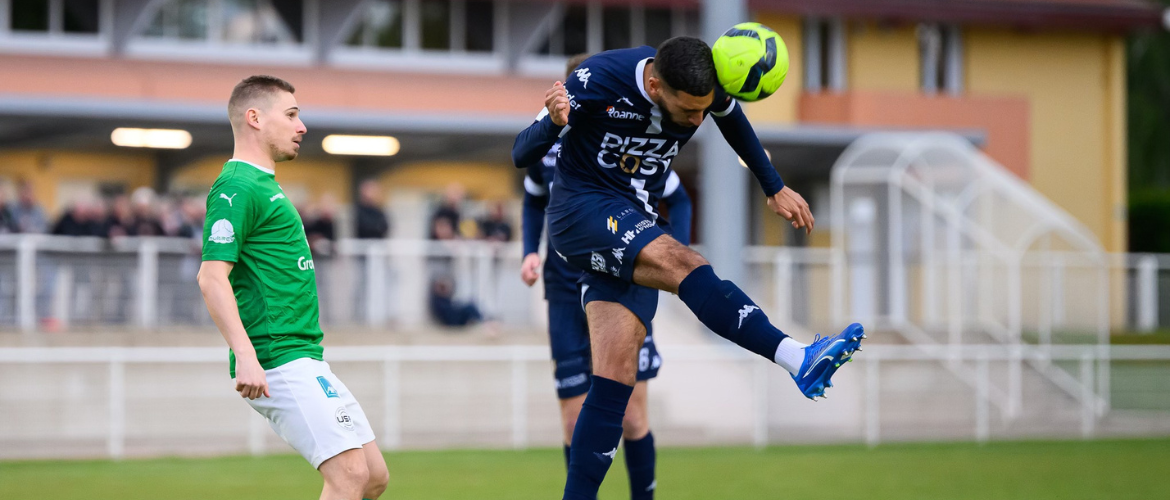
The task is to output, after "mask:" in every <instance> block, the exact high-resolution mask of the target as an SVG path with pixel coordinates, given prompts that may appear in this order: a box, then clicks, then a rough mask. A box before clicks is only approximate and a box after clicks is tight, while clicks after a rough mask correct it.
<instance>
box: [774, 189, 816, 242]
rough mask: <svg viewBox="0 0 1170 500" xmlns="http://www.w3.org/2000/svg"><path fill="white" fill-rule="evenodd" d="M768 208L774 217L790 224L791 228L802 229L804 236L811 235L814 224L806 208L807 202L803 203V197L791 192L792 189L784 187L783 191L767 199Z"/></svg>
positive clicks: (810, 211) (809, 211)
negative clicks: (779, 217) (781, 218)
mask: <svg viewBox="0 0 1170 500" xmlns="http://www.w3.org/2000/svg"><path fill="white" fill-rule="evenodd" d="M768 208H771V209H772V211H773V212H775V213H776V215H779V216H781V217H783V218H785V219H786V220H788V221H789V222H791V223H792V227H793V228H795V229H800V228H804V232H805V234H811V233H812V230H813V225H814V223H815V221H814V220H813V216H812V210H810V209H809V208H808V202H807V201H804V197H803V196H801V195H800V193H797V192H796V191H793V190H792V188H790V187H788V186H784V188H783V189H781V190H780V191H777V192H776V194H774V195H772V196H771V197H770V198H768Z"/></svg>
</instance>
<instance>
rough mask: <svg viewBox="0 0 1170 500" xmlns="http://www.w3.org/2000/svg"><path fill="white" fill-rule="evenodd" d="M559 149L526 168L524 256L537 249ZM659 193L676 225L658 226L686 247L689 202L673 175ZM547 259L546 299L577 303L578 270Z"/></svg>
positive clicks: (552, 254) (661, 221)
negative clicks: (672, 226) (672, 227)
mask: <svg viewBox="0 0 1170 500" xmlns="http://www.w3.org/2000/svg"><path fill="white" fill-rule="evenodd" d="M560 150H561V143H560V142H559V141H558V142H557V143H556V144H553V146H552V147H551V148H549V151H548V154H546V155H545V156H544V157H543V158H541V160H540V162H539V163H537V164H534V165H532V166H530V167H528V170H527V173H526V175H525V176H524V192H525V195H524V217H523V224H522V232H521V233H522V235H523V241H524V254H525V255H527V254H529V253H534V252H536V251H537V247H538V246H539V239H540V235H541V232H542V229H543V226H544V215H545V209H546V207H547V206H548V203H549V200H548V197H549V194H550V193H551V191H552V185H553V179H554V177H555V175H556V170H557V168H556V167H557V157H558V155H559V153H560ZM655 187H656V188H657V191H656V192H660V193H661V195H662V200H663V202H664V203H665V204H666V207H667V209H668V210H669V211H670V214H671V217H670V218H671V219H673V220H674V222H675V224H676V226H674V229H673V231H672V230H671V226H670V225H668V223H667V221H666V219H665V218H659V219H658V225H659V226H663V227H664V228H665V229H666V230H667V232H671V233H672V235H673V236H674V237H675V239H677V240H679V241H680V242H682V244H684V245H689V244H690V228H691V213H692V212H691V200H690V197H689V196H687V192H686V189H685V188H683V187H682V182H681V180H680V179H679V177H678V174H676V173H675V172H673V171H672V172H670V174H669V175H667V176H666V177H665V178H664V179H663V181H662V186H655ZM550 239H551V235H550V236H546V241H547V242H548V244H547V248H550V249H551V248H553V246H552V242H551V241H550ZM549 255H550V257H549V258H546V259H545V261H544V290H545V298H547V299H548V300H568V301H574V302H575V301H577V299H578V298H579V297H578V294H577V279H578V278H579V277H580V276H581V270H579V269H577V268H575V267H573V266H572V265H570V264H569V263H568V262H565V260H564V259H561V258H557V257H556V256H555V252H551V251H550V252H549Z"/></svg>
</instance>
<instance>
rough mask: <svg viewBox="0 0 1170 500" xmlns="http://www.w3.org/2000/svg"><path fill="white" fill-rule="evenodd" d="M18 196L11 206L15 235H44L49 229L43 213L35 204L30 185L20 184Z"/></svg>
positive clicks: (26, 183)
mask: <svg viewBox="0 0 1170 500" xmlns="http://www.w3.org/2000/svg"><path fill="white" fill-rule="evenodd" d="M19 192H20V194H19V195H18V198H17V201H16V203H13V204H12V206H11V208H10V209H11V212H12V217H13V219H14V220H15V221H16V231H15V232H17V233H44V232H45V231H47V230H48V229H49V220H48V219H47V218H45V211H44V209H42V208H41V206H40V205H39V204H37V201H36V197H35V196H34V195H33V190H32V185H30V184H29V183H28V182H21V183H20V187H19Z"/></svg>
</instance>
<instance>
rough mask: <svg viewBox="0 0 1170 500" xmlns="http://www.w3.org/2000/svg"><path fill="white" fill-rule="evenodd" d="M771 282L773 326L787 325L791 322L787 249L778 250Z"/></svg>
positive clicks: (789, 273) (790, 268)
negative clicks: (772, 285)
mask: <svg viewBox="0 0 1170 500" xmlns="http://www.w3.org/2000/svg"><path fill="white" fill-rule="evenodd" d="M772 266H773V270H772V272H773V281H774V282H775V283H774V286H775V287H776V309H775V311H774V314H775V317H776V319H775V321H774V323H775V324H778V325H787V324H790V323H791V322H792V297H793V294H792V274H793V273H792V267H793V266H792V255H791V254H790V253H789V251H788V249H785V248H780V249H778V250H777V252H776V258H775V260H774V261H773V263H772Z"/></svg>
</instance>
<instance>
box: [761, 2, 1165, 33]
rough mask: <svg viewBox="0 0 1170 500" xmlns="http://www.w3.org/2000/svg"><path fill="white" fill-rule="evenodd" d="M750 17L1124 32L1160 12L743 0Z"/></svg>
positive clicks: (1124, 6) (1137, 6)
mask: <svg viewBox="0 0 1170 500" xmlns="http://www.w3.org/2000/svg"><path fill="white" fill-rule="evenodd" d="M748 4H749V5H750V7H751V9H752V10H753V11H755V12H761V11H764V12H783V13H791V14H799V15H805V16H843V17H859V18H871V19H879V20H887V21H896V22H921V21H930V22H943V23H959V24H982V25H997V26H1009V27H1015V28H1029V29H1075V30H1091V31H1107V32H1125V31H1130V30H1134V29H1138V28H1157V27H1158V26H1159V25H1160V24H1161V23H1162V16H1163V11H1162V9H1161V8H1159V7H1157V6H1155V5H1154V4H1153V3H1150V2H1147V1H1145V0H882V1H872V0H817V1H815V2H808V1H805V0H748Z"/></svg>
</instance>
